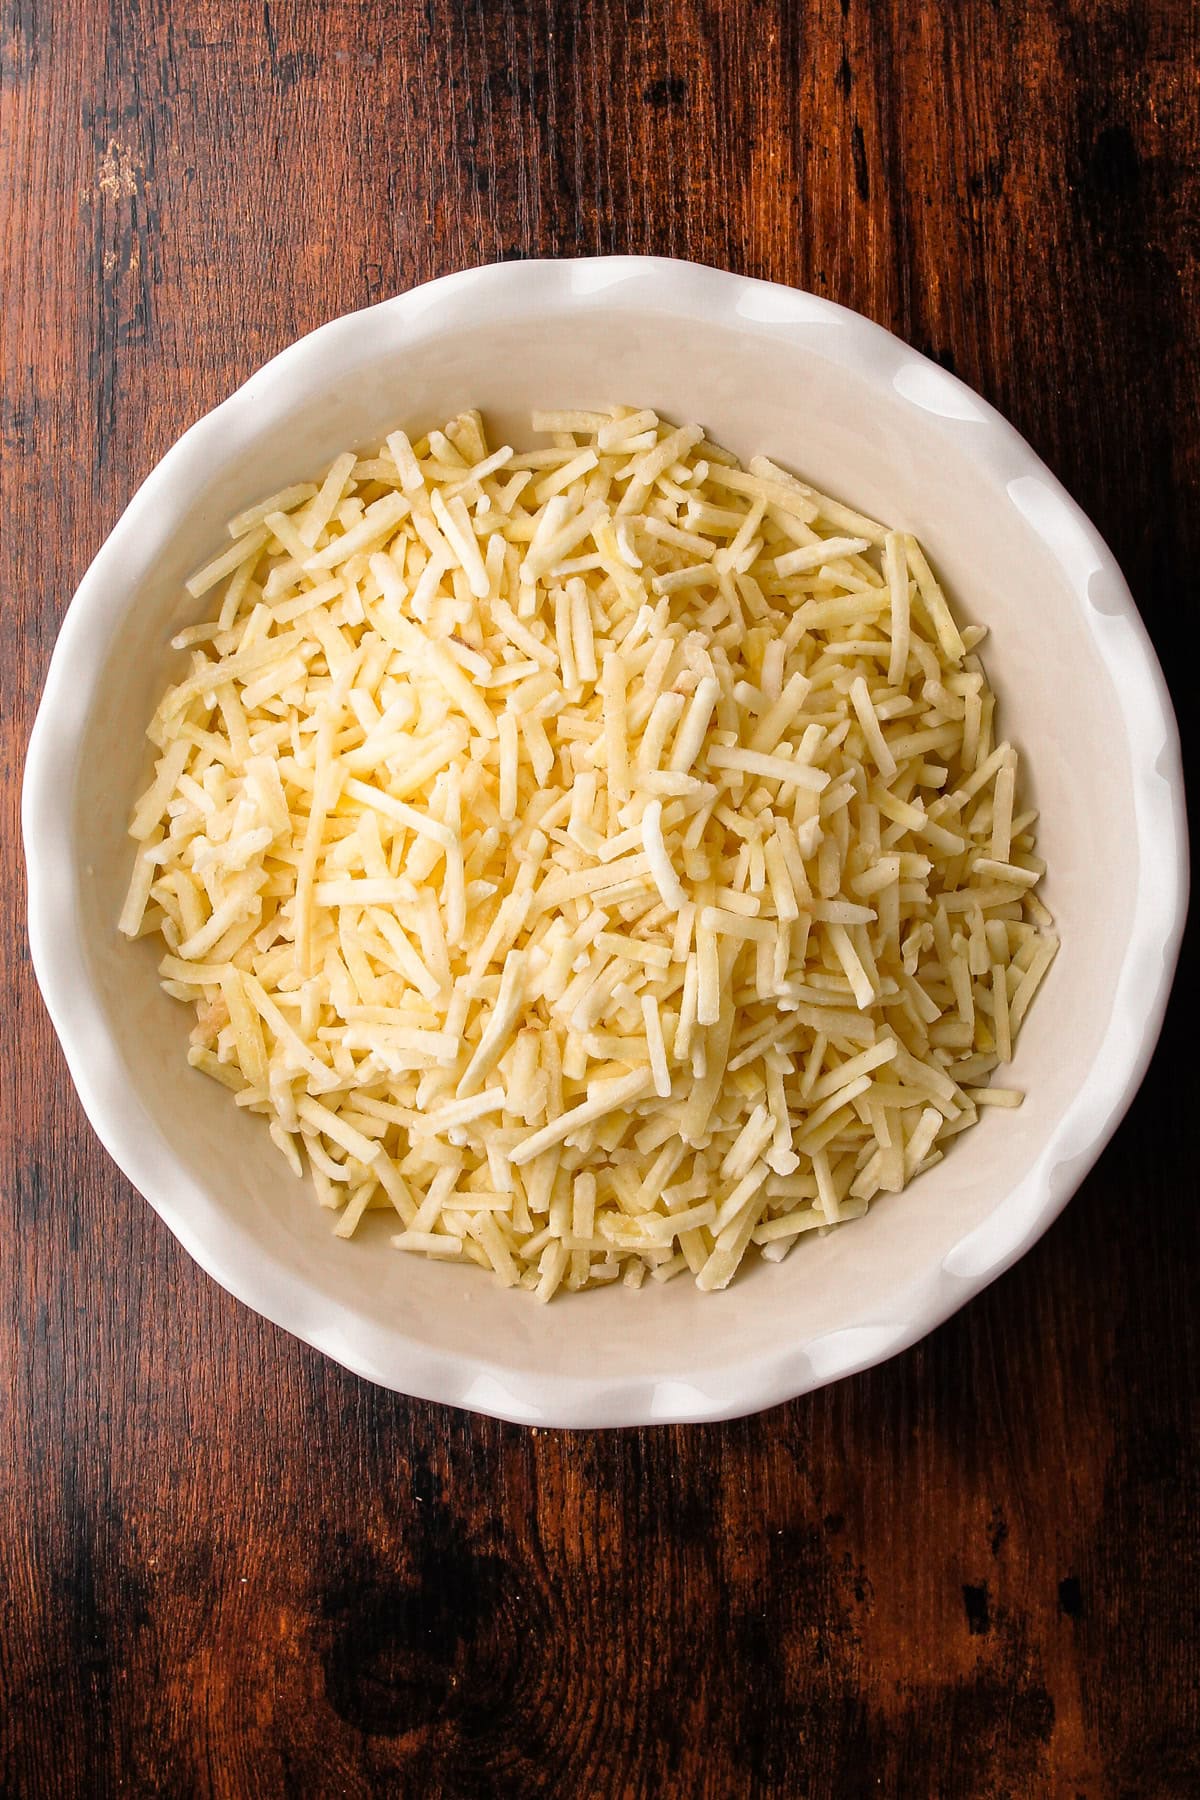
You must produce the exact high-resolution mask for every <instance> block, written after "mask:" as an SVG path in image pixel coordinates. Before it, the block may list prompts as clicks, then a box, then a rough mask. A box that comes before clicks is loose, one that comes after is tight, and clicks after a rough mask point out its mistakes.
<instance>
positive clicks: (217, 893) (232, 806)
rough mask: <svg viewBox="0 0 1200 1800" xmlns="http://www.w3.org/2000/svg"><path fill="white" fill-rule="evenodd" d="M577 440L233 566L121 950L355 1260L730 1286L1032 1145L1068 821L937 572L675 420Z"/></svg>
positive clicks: (259, 534)
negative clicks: (933, 1184) (1028, 800)
mask: <svg viewBox="0 0 1200 1800" xmlns="http://www.w3.org/2000/svg"><path fill="white" fill-rule="evenodd" d="M533 424H534V429H535V432H539V433H544V434H546V436H547V437H548V439H549V443H548V446H547V447H545V448H542V449H538V450H534V451H532V452H527V453H520V452H516V451H514V450H513V449H512V448H511V447H510V446H508V445H501V446H499V447H497V448H494V449H493V448H492V447H491V446H490V445H489V443H488V441H487V439H486V436H485V431H484V424H483V421H482V419H481V418H480V416H479V415H478V414H477V413H464V414H462V415H460V416H459V417H457V418H455V419H453V420H451V421H450V423H449V424H447V425H446V426H445V428H444V429H443V430H435V431H431V432H430V433H429V434H428V436H426V437H423V438H420V439H419V440H418V441H416V442H411V441H410V440H409V438H408V437H407V436H406V435H405V433H404V432H403V431H395V432H393V433H392V434H391V435H390V436H389V437H388V439H387V441H386V443H385V444H383V445H382V446H380V447H379V448H378V449H377V450H375V451H373V452H372V453H370V454H368V455H365V456H361V457H356V456H355V455H354V454H353V453H351V452H347V453H346V454H344V455H342V456H339V457H338V458H337V460H336V461H335V462H334V463H333V465H332V467H331V468H330V469H329V470H328V471H327V472H326V473H325V474H324V475H323V477H322V478H321V479H320V480H315V481H311V482H303V483H299V484H293V485H291V486H289V487H288V488H286V489H285V490H283V491H282V492H281V493H279V494H276V495H274V496H272V497H271V498H269V499H267V500H264V501H262V502H260V503H258V504H256V505H254V506H252V507H250V508H249V509H248V510H247V511H245V512H243V513H242V514H241V515H240V516H239V517H238V518H236V519H234V520H233V521H232V522H231V524H230V527H229V531H230V536H231V539H232V542H231V543H230V545H229V546H228V547H227V548H225V549H224V550H223V551H221V552H220V553H219V554H217V555H215V556H214V557H213V558H212V559H211V560H210V562H209V563H208V564H207V566H206V567H205V568H204V569H202V570H201V571H200V572H199V574H198V575H196V576H195V577H194V578H193V579H192V581H191V582H190V583H189V584H188V585H189V590H190V593H191V594H192V596H193V597H194V598H195V599H197V600H199V599H201V598H204V597H207V596H212V598H211V599H209V600H208V605H209V607H210V609H211V617H210V618H208V619H207V620H206V621H205V622H203V623H201V624H198V625H196V626H193V627H189V628H188V629H187V630H186V631H184V632H182V633H181V634H180V636H179V637H178V638H177V639H176V640H175V642H176V647H177V648H178V649H179V650H180V651H181V652H186V654H187V656H188V658H189V661H188V666H187V668H186V670H185V671H184V673H183V674H182V675H181V677H180V679H179V680H178V681H177V683H176V684H175V685H174V686H173V687H171V688H170V689H168V691H167V693H166V694H165V695H164V697H163V700H162V703H161V705H160V706H159V708H158V711H157V713H156V714H155V717H154V719H153V721H152V723H151V726H150V730H149V736H150V739H151V741H152V743H153V744H154V746H155V748H156V751H157V764H156V768H155V773H154V776H153V779H152V781H151V783H150V785H149V787H148V789H147V791H146V793H145V795H144V796H143V797H142V799H141V800H140V801H139V803H138V805H137V806H136V808H135V809H134V812H133V822H132V827H131V830H132V835H133V836H134V838H135V839H136V840H137V846H138V847H137V851H136V855H135V859H134V867H133V873H132V878H131V881H130V887H129V895H128V899H127V901H126V905H125V908H124V911H123V913H122V917H121V921H120V924H121V929H122V931H124V932H125V933H126V934H127V935H128V936H130V937H146V936H149V935H151V934H155V935H157V936H158V937H160V938H161V940H162V942H163V945H164V950H165V953H164V955H163V956H162V959H161V962H160V964H159V973H160V977H161V979H162V983H163V986H164V987H165V989H166V990H167V992H168V993H170V994H172V995H174V996H176V997H177V998H179V999H180V1000H184V1001H188V1002H190V1003H191V1004H192V1005H193V1006H194V1008H195V1015H196V1024H195V1026H194V1029H193V1030H192V1033H191V1047H190V1050H189V1053H188V1054H189V1060H190V1061H191V1063H192V1064H193V1066H194V1067H195V1068H197V1069H199V1070H202V1071H204V1072H205V1073H206V1074H208V1075H210V1076H213V1077H214V1078H215V1079H216V1080H218V1081H220V1082H222V1083H223V1084H224V1085H225V1086H226V1087H228V1088H230V1089H231V1090H232V1092H233V1095H234V1099H235V1102H236V1104H237V1105H239V1106H241V1107H244V1108H246V1109H247V1110H248V1111H250V1112H255V1113H261V1114H263V1115H265V1116H266V1117H267V1119H268V1120H269V1126H270V1133H271V1137H272V1139H273V1140H274V1142H275V1143H276V1144H277V1146H278V1147H279V1149H280V1151H281V1152H282V1153H283V1155H284V1156H285V1157H286V1158H287V1160H288V1161H289V1163H290V1164H291V1166H292V1168H293V1169H294V1170H295V1171H296V1172H297V1173H301V1172H302V1171H303V1170H305V1169H307V1171H308V1173H309V1175H310V1177H311V1179H312V1182H313V1184H314V1186H315V1188H316V1192H317V1195H318V1197H319V1199H320V1201H321V1203H322V1205H323V1206H326V1207H328V1208H329V1209H330V1210H331V1211H332V1212H333V1213H334V1214H335V1215H336V1222H335V1226H334V1229H335V1232H336V1235H337V1236H339V1237H343V1238H345V1237H349V1236H351V1235H353V1234H354V1233H355V1232H356V1231H359V1230H361V1229H362V1228H363V1221H364V1220H365V1219H366V1218H367V1216H368V1215H369V1214H374V1213H382V1214H385V1215H386V1216H387V1217H388V1218H389V1219H390V1220H391V1224H392V1228H393V1232H392V1237H391V1241H392V1242H393V1243H394V1244H395V1245H396V1246H397V1247H398V1248H400V1249H402V1250H408V1251H412V1252H415V1253H417V1254H419V1255H424V1256H432V1257H436V1258H448V1259H451V1260H453V1261H457V1262H460V1263H466V1262H473V1263H478V1264H480V1265H481V1266H482V1267H484V1268H485V1269H489V1270H492V1271H494V1273H495V1275H496V1277H497V1278H498V1279H499V1280H501V1281H502V1282H505V1283H507V1284H509V1285H511V1286H519V1287H523V1288H526V1289H530V1290H532V1291H533V1292H534V1293H535V1294H536V1295H537V1296H538V1298H539V1299H542V1300H546V1299H549V1298H550V1297H551V1296H552V1295H553V1294H554V1293H555V1292H556V1291H558V1290H559V1289H560V1288H567V1289H580V1288H584V1287H588V1286H593V1285H597V1284H601V1283H605V1282H611V1281H616V1280H620V1279H623V1280H624V1281H625V1283H626V1284H627V1285H629V1286H632V1287H637V1286H639V1285H640V1284H641V1282H642V1281H643V1279H644V1277H645V1276H646V1275H649V1276H650V1277H651V1278H652V1279H654V1280H658V1281H665V1280H669V1279H670V1278H671V1277H673V1276H675V1275H677V1274H680V1273H683V1272H684V1271H687V1272H688V1273H690V1274H691V1275H692V1276H693V1278H694V1279H695V1281H696V1284H697V1286H698V1287H700V1288H701V1289H703V1290H711V1289H717V1288H723V1287H725V1286H726V1285H727V1284H728V1282H729V1281H730V1279H731V1277H732V1276H733V1274H734V1272H735V1270H736V1269H737V1268H738V1266H739V1264H740V1263H741V1262H742V1259H743V1257H744V1256H745V1254H746V1252H747V1251H748V1249H749V1248H750V1246H751V1245H756V1246H757V1247H758V1249H759V1251H760V1253H761V1255H762V1256H763V1257H764V1258H766V1259H767V1260H769V1261H779V1260H780V1259H781V1258H782V1257H784V1256H785V1255H786V1254H787V1253H788V1251H789V1250H790V1249H791V1248H792V1247H793V1245H794V1244H795V1243H796V1242H797V1240H798V1239H799V1238H800V1237H801V1236H802V1235H803V1234H804V1233H806V1232H809V1231H813V1230H824V1229H826V1228H828V1227H830V1226H833V1225H837V1224H839V1223H841V1222H843V1221H845V1220H849V1219H853V1218H856V1217H858V1216H859V1215H860V1214H862V1213H863V1212H864V1211H865V1210H866V1207H867V1205H868V1203H869V1202H870V1201H871V1200H872V1199H873V1198H874V1197H875V1196H877V1195H880V1194H888V1195H891V1194H896V1193H898V1192H899V1191H900V1190H901V1189H902V1188H903V1187H904V1186H905V1185H906V1183H907V1182H908V1181H910V1180H911V1179H912V1178H913V1177H914V1176H915V1175H917V1174H919V1173H920V1172H922V1171H923V1170H925V1169H928V1168H929V1167H931V1166H932V1165H933V1164H934V1163H936V1162H937V1161H938V1160H939V1159H940V1158H941V1156H942V1154H943V1152H944V1150H945V1148H946V1146H947V1144H948V1142H949V1140H950V1139H951V1138H952V1137H954V1136H956V1135H957V1134H958V1133H959V1132H961V1131H962V1130H964V1129H965V1128H966V1127H968V1126H970V1125H972V1124H974V1123H975V1121H976V1119H977V1117H978V1113H979V1108H980V1107H981V1106H984V1105H989V1104H990V1105H998V1106H1000V1107H1002V1108H1006V1107H1011V1106H1013V1105H1016V1104H1017V1103H1018V1102H1019V1099H1020V1094H1019V1092H1018V1091H1016V1090H1014V1089H1012V1088H1010V1087H1005V1088H999V1087H996V1088H992V1087H990V1086H989V1082H990V1077H991V1075H992V1073H993V1071H994V1070H995V1069H996V1068H997V1067H998V1066H999V1065H1000V1064H1001V1063H1004V1062H1007V1061H1008V1060H1009V1059H1010V1057H1011V1055H1012V1046H1013V1041H1014V1039H1015V1037H1016V1034H1017V1032H1018V1030H1019V1027H1020V1025H1021V1022H1022V1019H1023V1018H1024V1015H1025V1013H1026V1011H1027V1009H1028V1006H1029V1003H1030V1001H1031V999H1032V998H1033V995H1034V993H1035V991H1036V989H1037V987H1038V984H1039V983H1040V981H1041V980H1042V977H1043V976H1044V975H1045V973H1046V970H1047V968H1048V967H1049V964H1050V962H1051V960H1052V958H1053V956H1054V953H1055V950H1056V948H1057V939H1056V937H1055V936H1054V934H1053V931H1052V930H1051V929H1050V923H1051V922H1050V915H1049V914H1048V913H1047V911H1046V909H1045V907H1044V905H1043V904H1042V903H1041V901H1040V900H1039V899H1038V898H1037V897H1036V895H1035V893H1034V889H1035V887H1036V885H1037V883H1038V880H1039V877H1040V876H1041V874H1042V864H1041V862H1040V861H1039V860H1038V859H1037V857H1036V856H1035V855H1034V839H1033V826H1034V822H1035V817H1036V815H1035V814H1034V813H1033V812H1031V811H1029V810H1025V811H1022V810H1021V801H1020V795H1019V784H1018V780H1017V756H1016V752H1015V750H1014V749H1013V748H1012V746H1011V745H1010V744H1008V743H1007V742H1005V741H1003V740H1002V739H1001V738H1000V737H999V735H998V731H997V721H996V717H995V699H994V695H993V694H992V691H991V689H990V688H989V686H988V683H987V679H986V676H985V674H984V671H983V668H982V666H981V664H980V662H979V659H978V657H977V655H976V648H977V646H978V644H979V642H980V640H981V638H982V636H983V632H982V630H981V629H980V628H979V627H977V626H960V625H959V624H957V623H956V622H955V619H954V617H953V615H952V613H951V609H950V607H949V605H948V604H947V601H946V597H945V595H944V593H943V592H942V589H941V587H940V586H939V584H938V581H937V579H936V577H935V576H934V573H933V571H932V570H931V568H930V565H929V563H928V561H927V560H926V558H925V556H924V555H923V553H922V551H921V549H920V547H919V545H918V544H917V543H916V541H915V539H914V538H912V537H911V536H909V535H906V534H904V533H900V532H896V531H892V530H889V529H887V528H886V527H885V526H883V525H879V524H877V523H876V522H875V521H874V520H871V519H868V518H864V517H863V516H862V515H861V514H859V513H857V512H854V511H852V510H851V509H849V508H848V507H846V506H843V505H841V504H840V503H838V502H836V501H834V500H831V499H830V498H828V497H827V496H825V495H823V494H821V493H819V492H817V491H816V490H814V489H813V488H811V487H809V486H807V485H806V484H804V483H803V482H800V481H798V480H796V479H795V478H794V477H793V476H791V475H790V474H788V473H787V471H786V470H784V469H782V468H779V467H777V466H776V465H775V464H774V463H771V462H769V461H767V460H766V459H765V458H761V457H755V458H754V459H752V461H751V463H750V465H749V468H746V469H744V468H741V467H739V466H738V464H737V463H736V461H735V460H734V458H733V457H731V456H730V455H728V454H727V453H726V452H725V451H723V450H721V449H719V448H718V447H717V446H715V445H714V444H712V443H710V442H708V441H707V440H706V439H705V437H704V434H703V432H702V430H701V428H700V427H699V426H697V425H683V426H678V427H677V426H673V425H670V424H667V423H666V422H664V421H662V420H660V419H659V418H658V417H657V416H656V414H655V413H654V412H653V411H651V410H649V409H646V408H643V409H640V410H636V411H635V410H634V409H632V408H629V407H612V408H609V409H606V410H604V411H599V412H569V413H566V412H564V413H549V414H544V415H535V417H534V421H533ZM994 1123H995V1124H996V1125H997V1127H998V1128H1001V1129H1002V1128H1003V1127H1002V1125H1001V1123H1000V1121H995V1122H994Z"/></svg>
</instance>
